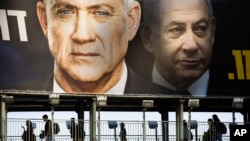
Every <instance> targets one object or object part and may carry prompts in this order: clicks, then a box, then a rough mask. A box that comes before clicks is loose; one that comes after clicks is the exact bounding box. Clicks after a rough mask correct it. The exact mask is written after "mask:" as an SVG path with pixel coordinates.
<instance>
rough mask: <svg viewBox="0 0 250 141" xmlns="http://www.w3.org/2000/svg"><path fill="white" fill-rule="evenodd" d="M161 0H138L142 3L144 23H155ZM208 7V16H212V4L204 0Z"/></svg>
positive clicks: (209, 0) (208, 0)
mask: <svg viewBox="0 0 250 141" xmlns="http://www.w3.org/2000/svg"><path fill="white" fill-rule="evenodd" d="M160 1H161V0H140V3H141V5H142V13H143V14H142V21H143V22H144V23H146V24H149V25H152V24H153V23H155V21H156V20H155V18H156V17H157V16H156V15H155V14H156V10H157V9H158V5H159V3H160ZM163 1H164V0H163ZM204 1H205V3H206V5H207V7H208V14H209V17H212V16H213V6H212V2H211V0H204Z"/></svg>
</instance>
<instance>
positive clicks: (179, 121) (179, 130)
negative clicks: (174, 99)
mask: <svg viewBox="0 0 250 141" xmlns="http://www.w3.org/2000/svg"><path fill="white" fill-rule="evenodd" d="M184 102H185V100H184V99H180V101H179V105H178V106H177V107H178V108H177V110H176V134H177V135H176V136H177V138H176V141H183V111H184V110H183V109H184Z"/></svg>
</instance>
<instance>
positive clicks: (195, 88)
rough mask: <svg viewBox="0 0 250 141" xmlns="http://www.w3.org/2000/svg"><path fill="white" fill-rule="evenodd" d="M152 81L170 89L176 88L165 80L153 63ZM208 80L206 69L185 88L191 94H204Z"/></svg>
mask: <svg viewBox="0 0 250 141" xmlns="http://www.w3.org/2000/svg"><path fill="white" fill-rule="evenodd" d="M152 81H153V82H154V83H156V84H158V85H161V86H163V87H167V88H169V89H171V90H177V88H176V87H175V86H173V85H172V84H170V83H169V82H168V81H167V80H165V79H164V78H163V77H162V75H161V74H160V73H159V71H158V70H157V68H156V66H155V65H154V67H153V71H152ZM208 81H209V70H207V71H206V72H205V73H204V74H203V75H202V76H201V77H200V78H199V79H198V80H196V81H195V82H194V83H193V84H191V85H190V86H189V87H188V88H187V90H188V91H189V93H191V95H192V96H206V93H207V88H208Z"/></svg>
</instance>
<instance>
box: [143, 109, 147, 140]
mask: <svg viewBox="0 0 250 141" xmlns="http://www.w3.org/2000/svg"><path fill="white" fill-rule="evenodd" d="M145 111H146V108H143V125H142V127H143V141H146V119H145Z"/></svg>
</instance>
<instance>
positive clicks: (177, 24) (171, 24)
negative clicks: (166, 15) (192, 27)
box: [167, 21, 185, 27]
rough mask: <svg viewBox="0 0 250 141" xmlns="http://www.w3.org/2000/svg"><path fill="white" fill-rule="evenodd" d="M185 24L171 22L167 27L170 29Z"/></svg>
mask: <svg viewBox="0 0 250 141" xmlns="http://www.w3.org/2000/svg"><path fill="white" fill-rule="evenodd" d="M184 25H185V23H182V22H178V21H172V22H170V23H169V24H168V25H167V27H170V26H184Z"/></svg>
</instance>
